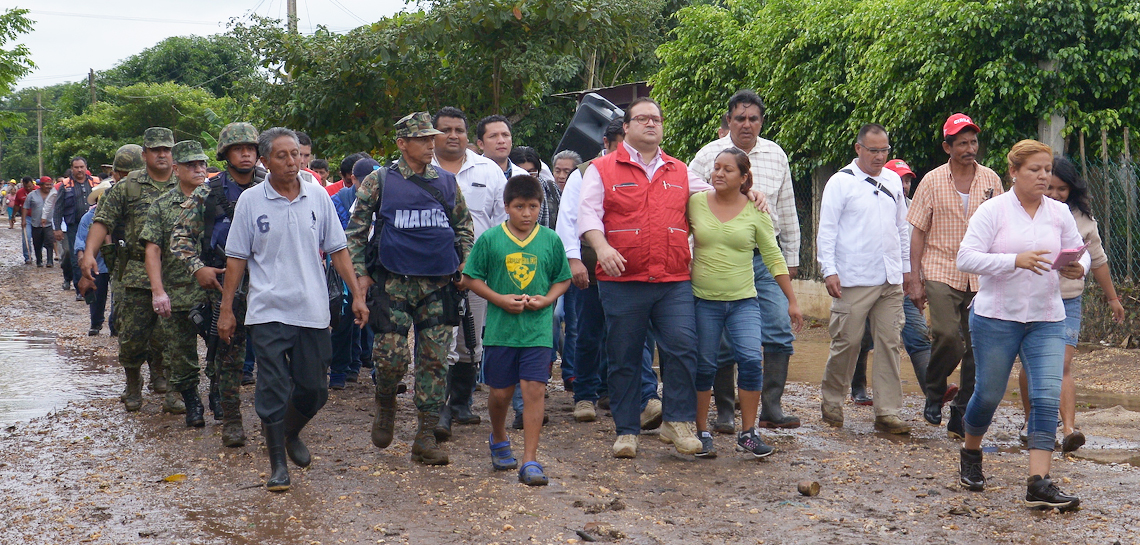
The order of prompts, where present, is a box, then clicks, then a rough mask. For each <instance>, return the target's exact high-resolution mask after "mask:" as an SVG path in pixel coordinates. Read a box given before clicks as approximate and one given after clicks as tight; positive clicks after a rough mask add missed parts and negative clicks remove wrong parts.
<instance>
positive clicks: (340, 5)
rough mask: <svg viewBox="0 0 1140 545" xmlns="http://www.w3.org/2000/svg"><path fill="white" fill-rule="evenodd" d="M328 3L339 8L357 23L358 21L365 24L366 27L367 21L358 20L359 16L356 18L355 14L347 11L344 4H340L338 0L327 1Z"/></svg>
mask: <svg viewBox="0 0 1140 545" xmlns="http://www.w3.org/2000/svg"><path fill="white" fill-rule="evenodd" d="M329 2H332V4H333V5H334V6H336V7H338V8H340V10H341V11H343V12H345V13H347V14H348V15H350V16H352V17H354V18H356V20H357V21H360V22H361V23H363V24H366V25H367V24H368V21H365V20H364V19H362V18H360V16H358V15H357V14H355V13H353V12H351V11H349V9H348V8H346V7H344V4H341V3H340V2H339V1H338V0H329Z"/></svg>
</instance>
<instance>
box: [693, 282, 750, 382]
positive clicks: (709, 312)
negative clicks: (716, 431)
mask: <svg viewBox="0 0 1140 545" xmlns="http://www.w3.org/2000/svg"><path fill="white" fill-rule="evenodd" d="M696 316H697V391H698V392H707V391H709V390H712V387H713V379H714V377H715V376H716V371H717V368H718V364H717V361H716V360H717V354H718V352H719V349H720V347H721V338H722V337H727V340H728V343H729V345H730V346H732V350H733V356H734V357H735V359H736V362H737V364H738V365H739V376H738V379H737V383H738V385H739V387H740V389H741V390H747V391H750V392H758V391H760V389H761V384H762V382H763V380H762V377H763V365H764V362H763V358H762V356H761V355H762V354H763V352H764V345H763V343H762V341H761V338H762V331H763V327H762V325H761V324H762V322H763V317H762V316H761V314H760V303H759V301H757V300H756V298H750V299H741V300H738V301H710V300H707V299H701V298H699V297H697V298H696Z"/></svg>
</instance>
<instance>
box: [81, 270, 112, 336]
mask: <svg viewBox="0 0 1140 545" xmlns="http://www.w3.org/2000/svg"><path fill="white" fill-rule="evenodd" d="M80 278H82V277H80ZM110 283H111V274H110V273H99V274H97V275H95V302H94V303H91V304H90V305H88V306H87V309H88V310H89V311H90V313H91V329H96V330H98V329H102V328H103V316H104V312H105V311H106V310H107V292H108V288H109V287H110Z"/></svg>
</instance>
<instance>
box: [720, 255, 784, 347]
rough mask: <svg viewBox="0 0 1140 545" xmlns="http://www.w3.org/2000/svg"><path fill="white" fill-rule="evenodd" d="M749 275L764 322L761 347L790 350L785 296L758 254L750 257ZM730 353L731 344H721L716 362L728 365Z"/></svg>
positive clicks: (761, 332) (761, 331)
mask: <svg viewBox="0 0 1140 545" xmlns="http://www.w3.org/2000/svg"><path fill="white" fill-rule="evenodd" d="M752 275H753V281H754V282H755V285H756V302H757V303H759V304H760V316H762V318H763V322H764V327H763V328H762V329H761V330H760V339H761V342H763V343H764V351H765V352H771V353H773V354H788V355H791V354H793V353H794V351H793V349H792V342H793V341H795V340H796V336H795V335H793V334H792V319H791V318H790V317H789V316H788V298H787V297H786V296H784V291H783V290H781V289H780V285H779V284H777V283H776V279H775V277H773V276H772V273H771V272H770V271H769V270H768V266H767V265H765V264H764V259H763V258H761V257H760V256H753V257H752ZM732 354H733V349H732V346H731V344H728V345H726V346H724V347H722V348H721V350H720V354H719V356H717V364H718V365H719V366H721V367H732V365H733V364H735V363H736V362H734V361H733V359H732Z"/></svg>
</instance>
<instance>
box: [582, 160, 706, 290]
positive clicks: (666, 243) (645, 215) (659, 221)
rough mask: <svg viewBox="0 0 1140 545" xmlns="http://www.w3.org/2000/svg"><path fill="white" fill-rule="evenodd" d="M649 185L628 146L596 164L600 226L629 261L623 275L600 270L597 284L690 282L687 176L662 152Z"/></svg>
mask: <svg viewBox="0 0 1140 545" xmlns="http://www.w3.org/2000/svg"><path fill="white" fill-rule="evenodd" d="M661 160H662V162H663V164H662V165H661V167H660V168H658V169H657V172H655V173H654V174H653V180H652V181H650V180H649V179H647V178H646V176H645V169H643V168H642V167H641V166H640V165H638V164H636V163H634V162H633V160H632V159H631V158H630V156H629V152H628V151H626V149H625V146H618V149H617V150H616V151H614V153H610V154H607V155H605V156H602V157H601V158H599V159H596V160H595V161H594V162H593V165H594V166H595V167H596V168H597V169H598V173H599V174H600V175H601V178H602V186H603V190H604V192H605V193H604V195H605V196H604V199H603V201H602V208H603V210H604V213H603V215H602V224H603V225H604V226H605V228H606V233H605V235H606V240H607V241H608V242H609V243H610V246H613V247H614V249H616V250H617V251H618V252H620V253H621V255H622V256H623V257H625V259H626V263H625V272H624V273H622V275H621V276H609V275H607V274H606V273H605V271H603V270H602V267H601V265H598V267H597V269H596V270H597V275H598V280H609V281H615V282H679V281H682V280H689V261H690V260H691V259H692V254H691V253H690V252H689V222H688V220H687V219H686V217H685V207H686V205H687V204H688V202H689V172H688V167H686V166H685V163H682V162H681V161H678V160H676V159H674V158H672V157H670V156H668V155H666V154H665V153H664V152H662V153H661Z"/></svg>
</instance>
